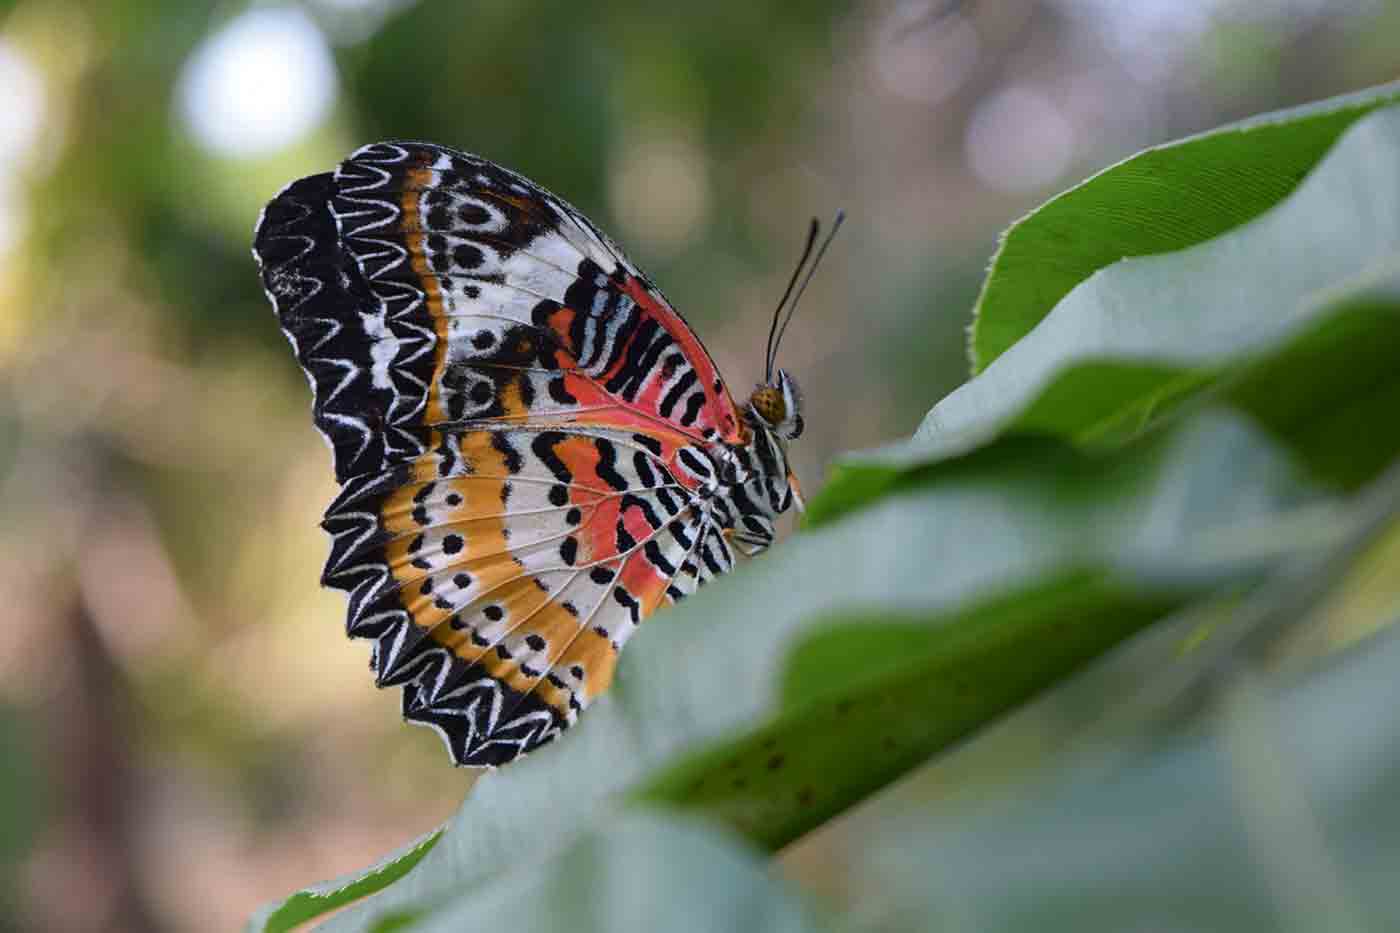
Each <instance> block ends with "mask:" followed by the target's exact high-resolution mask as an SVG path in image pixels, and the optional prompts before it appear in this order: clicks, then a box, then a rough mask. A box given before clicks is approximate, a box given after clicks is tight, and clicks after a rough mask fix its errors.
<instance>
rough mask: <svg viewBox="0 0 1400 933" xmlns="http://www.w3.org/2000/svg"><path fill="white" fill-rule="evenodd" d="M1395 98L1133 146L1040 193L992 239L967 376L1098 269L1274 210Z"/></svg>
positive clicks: (1388, 92)
mask: <svg viewBox="0 0 1400 933" xmlns="http://www.w3.org/2000/svg"><path fill="white" fill-rule="evenodd" d="M1397 100H1400V84H1397V85H1388V86H1386V87H1380V88H1374V89H1371V90H1368V91H1364V92H1361V93H1358V94H1350V95H1347V96H1345V97H1338V98H1334V99H1332V100H1326V101H1321V102H1319V103H1316V104H1310V105H1308V106H1305V107H1299V108H1295V109H1292V110H1283V111H1280V112H1278V113H1270V114H1264V115H1262V116H1258V117H1254V118H1252V119H1249V120H1246V121H1244V122H1242V123H1236V124H1233V125H1231V126H1225V127H1221V128H1220V129H1216V130H1212V131H1210V132H1208V133H1203V134H1201V135H1199V136H1192V137H1190V138H1188V139H1182V140H1177V141H1174V142H1170V143H1167V144H1165V145H1162V146H1157V147H1154V148H1152V149H1148V150H1146V151H1145V152H1140V153H1138V154H1137V155H1135V156H1132V157H1131V158H1128V159H1125V160H1124V161H1122V162H1120V163H1118V164H1117V165H1114V166H1112V167H1110V168H1107V169H1105V170H1103V171H1102V172H1100V173H1098V174H1097V175H1095V176H1093V177H1092V178H1090V179H1088V180H1087V181H1085V182H1083V183H1082V184H1079V185H1076V186H1075V187H1073V188H1071V189H1070V190H1068V191H1066V192H1064V193H1063V194H1061V195H1059V196H1057V197H1055V198H1053V199H1051V200H1050V201H1049V202H1047V203H1046V204H1044V205H1042V206H1041V207H1039V208H1037V209H1036V210H1035V211H1033V212H1032V213H1031V214H1030V215H1028V216H1027V217H1025V218H1023V219H1021V220H1019V221H1017V222H1016V223H1015V224H1013V225H1012V226H1011V228H1010V229H1008V230H1007V231H1006V233H1005V234H1003V236H1002V239H1001V243H1000V245H999V246H998V248H997V253H996V256H995V257H994V258H993V260H992V266H991V271H990V273H989V274H988V276H987V280H986V282H985V283H984V285H983V287H982V294H981V296H980V297H979V298H978V301H977V308H976V311H975V317H974V320H973V328H972V334H971V341H970V347H969V349H970V351H971V356H972V366H973V371H974V372H980V371H981V370H983V369H984V368H986V367H987V366H989V365H990V364H991V363H992V361H993V360H995V359H996V358H997V357H999V356H1000V355H1001V354H1002V353H1004V352H1006V350H1007V349H1008V348H1010V347H1011V345H1012V344H1014V343H1015V342H1016V341H1018V340H1020V339H1021V338H1022V337H1024V336H1025V335H1026V334H1028V333H1030V331H1031V329H1032V328H1034V327H1035V325H1036V324H1038V323H1039V322H1040V321H1041V319H1042V318H1044V317H1045V316H1046V315H1047V314H1049V313H1050V309H1051V308H1053V307H1054V306H1055V305H1056V304H1057V303H1058V302H1059V301H1060V299H1061V298H1063V297H1064V296H1065V295H1067V294H1069V292H1070V290H1071V289H1072V288H1074V287H1075V286H1076V285H1078V284H1079V283H1080V282H1082V281H1084V280H1085V279H1087V278H1088V277H1089V276H1090V275H1092V274H1093V273H1094V272H1096V271H1097V270H1099V269H1102V268H1104V267H1105V266H1108V265H1111V264H1113V263H1115V262H1117V261H1118V260H1120V259H1122V258H1123V257H1125V256H1145V255H1151V254H1154V253H1166V252H1171V251H1173V250H1179V249H1183V248H1185V247H1188V246H1192V245H1194V244H1196V243H1200V242H1203V241H1205V240H1208V239H1211V238H1212V237H1215V236H1218V235H1219V234H1221V233H1224V232H1225V231H1227V230H1230V229H1233V228H1235V227H1238V226H1240V225H1241V224H1244V223H1246V222H1247V221H1249V220H1251V219H1253V218H1254V217H1257V216H1258V215H1259V214H1261V213H1263V212H1264V211H1266V210H1268V209H1269V208H1271V207H1273V206H1274V205H1275V204H1277V203H1278V202H1279V201H1280V200H1282V199H1283V198H1284V197H1286V196H1287V195H1288V194H1289V193H1290V192H1291V191H1292V190H1293V188H1294V187H1295V186H1296V185H1297V184H1298V183H1299V181H1301V180H1302V179H1303V178H1304V177H1305V176H1306V175H1307V174H1308V172H1310V171H1312V169H1313V168H1314V166H1316V165H1317V163H1318V161H1319V160H1320V159H1322V157H1323V156H1324V155H1325V154H1326V152H1327V150H1328V149H1329V148H1330V147H1331V146H1332V144H1333V143H1334V142H1336V140H1337V137H1338V136H1339V135H1340V134H1341V133H1343V132H1344V131H1345V130H1346V129H1347V128H1348V127H1349V126H1350V125H1351V124H1352V123H1353V122H1354V121H1356V120H1357V119H1359V118H1361V117H1363V116H1365V115H1366V114H1367V113H1369V112H1371V111H1372V110H1373V109H1375V108H1376V107H1380V106H1384V105H1386V104H1389V103H1393V102H1395V101H1397Z"/></svg>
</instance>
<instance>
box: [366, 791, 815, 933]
mask: <svg viewBox="0 0 1400 933" xmlns="http://www.w3.org/2000/svg"><path fill="white" fill-rule="evenodd" d="M602 816H603V818H602V819H600V820H599V825H598V827H597V828H596V829H592V830H590V831H588V832H585V833H583V834H582V835H580V836H578V837H576V838H575V839H573V840H571V841H569V842H568V843H567V844H566V845H565V846H564V848H563V849H562V850H561V851H559V852H558V853H556V854H555V855H553V856H552V857H550V858H547V859H544V860H543V861H541V860H539V859H537V858H529V857H526V858H522V859H520V860H519V864H517V865H516V866H513V867H512V868H511V869H509V870H507V871H506V873H505V874H504V876H503V877H502V878H500V879H499V880H498V881H496V882H495V883H493V884H491V885H488V886H484V887H481V888H474V889H468V890H465V891H461V890H459V891H456V892H454V894H453V896H452V897H451V898H450V899H448V900H446V901H445V902H443V903H441V904H440V905H438V906H436V907H435V908H434V909H432V910H431V911H425V912H424V913H423V914H422V915H420V917H419V918H418V919H417V922H415V923H413V924H412V925H410V926H407V927H398V928H397V929H412V930H414V931H415V933H448V931H458V930H511V931H517V933H533V931H539V933H554V931H558V930H569V931H571V933H633V931H636V933H652V931H655V930H666V931H674V933H689V931H694V933H700V931H710V930H724V931H734V933H745V931H753V933H768V931H776V933H813V931H816V930H819V929H823V928H824V927H823V926H820V925H819V924H818V923H817V921H816V920H815V919H814V917H813V913H812V911H811V910H810V909H808V908H807V907H805V906H804V905H803V904H802V903H801V902H800V901H799V900H798V899H797V898H795V897H794V896H793V895H792V894H791V893H790V892H788V891H787V890H785V887H784V885H783V884H782V882H780V881H779V880H778V879H776V878H775V877H774V876H773V875H772V874H771V873H770V872H769V871H768V869H767V865H766V864H765V863H764V861H763V860H762V859H761V858H760V857H759V854H758V853H757V852H755V851H753V850H752V849H751V848H750V847H748V846H745V845H741V844H739V843H738V842H737V841H736V840H735V839H733V838H731V837H728V836H727V835H726V834H724V833H721V832H718V831H717V830H715V829H713V828H710V827H707V826H704V825H703V824H700V823H697V822H695V821H693V820H686V819H677V818H675V817H673V816H666V815H663V814H660V813H655V812H646V811H640V812H631V813H625V812H609V813H607V814H604V815H602ZM377 929H379V930H382V929H384V927H383V926H382V925H380V926H379V927H378V928H377Z"/></svg>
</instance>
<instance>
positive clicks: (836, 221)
mask: <svg viewBox="0 0 1400 933" xmlns="http://www.w3.org/2000/svg"><path fill="white" fill-rule="evenodd" d="M845 219H846V212H845V211H843V210H837V212H836V216H835V217H833V218H832V219H831V229H830V230H828V231H827V232H826V239H824V240H822V245H821V249H819V250H817V255H816V257H815V258H814V259H813V260H812V264H811V265H810V266H808V267H807V274H806V275H805V276H804V277H803V279H802V284H801V285H800V286H798V289H797V294H796V295H794V296H793V299H792V304H790V305H789V306H788V312H787V317H785V318H783V326H782V327H779V328H778V336H777V338H776V339H774V341H773V359H774V360H776V359H777V356H778V347H779V345H781V344H782V342H783V334H784V333H785V332H786V331H787V326H788V322H789V321H791V320H792V313H793V312H794V311H796V310H797V303H798V302H799V301H801V300H802V293H803V292H805V291H806V290H807V285H808V284H809V283H810V282H811V281H812V276H813V275H815V274H816V272H817V266H820V265H821V264H822V257H823V256H825V255H826V248H827V247H828V246H830V245H831V241H832V240H833V239H835V238H836V231H837V230H840V229H841V222H842V221H843V220H845ZM816 229H817V222H816V221H815V220H814V221H812V232H813V233H814V234H815V233H816ZM810 242H811V241H810V240H809V241H808V243H809V245H810ZM803 258H804V259H805V258H806V255H805V254H804V255H803ZM768 368H769V372H770V378H771V371H772V368H773V364H772V362H770V363H769V364H768Z"/></svg>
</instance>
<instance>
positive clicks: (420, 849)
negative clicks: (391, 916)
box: [247, 829, 442, 933]
mask: <svg viewBox="0 0 1400 933" xmlns="http://www.w3.org/2000/svg"><path fill="white" fill-rule="evenodd" d="M441 837H442V830H441V829H436V830H433V831H432V832H430V833H428V834H427V835H425V836H420V837H419V838H417V839H415V840H413V841H412V842H410V843H409V844H408V845H406V846H404V847H403V848H401V849H398V850H396V851H394V852H392V853H390V854H389V855H388V856H386V857H385V858H383V859H381V860H380V861H378V862H376V863H375V864H373V865H371V866H370V867H369V868H367V869H364V870H363V871H358V872H354V873H352V874H349V875H345V876H343V877H341V878H337V879H335V880H334V881H327V882H324V883H322V884H317V885H312V886H311V887H308V888H303V889H302V890H300V891H298V892H296V893H295V894H293V895H292V896H291V897H288V898H287V899H286V900H283V901H279V902H277V903H274V904H268V905H266V906H264V907H263V908H262V909H260V910H259V911H258V912H257V913H256V914H254V915H253V917H252V919H250V920H249V921H248V927H247V928H248V930H249V931H259V933H286V931H288V930H293V929H296V927H297V926H299V925H300V924H303V923H306V922H307V921H308V920H314V919H316V918H317V917H320V916H324V915H325V914H328V913H330V912H331V911H334V910H339V909H340V908H342V907H344V906H345V905H346V904H352V903H354V902H355V901H357V900H359V899H360V898H362V897H367V896H369V895H371V894H373V893H374V892H376V891H379V890H382V889H383V888H385V887H386V886H388V885H391V884H393V883H394V882H395V881H398V880H399V879H400V878H402V877H403V876H404V875H406V874H408V872H409V870H410V869H412V868H413V866H414V865H417V864H418V863H419V861H421V860H422V858H423V856H425V855H427V854H428V852H429V851H430V850H431V849H432V848H433V846H434V845H436V844H437V841H438V839H440V838H441Z"/></svg>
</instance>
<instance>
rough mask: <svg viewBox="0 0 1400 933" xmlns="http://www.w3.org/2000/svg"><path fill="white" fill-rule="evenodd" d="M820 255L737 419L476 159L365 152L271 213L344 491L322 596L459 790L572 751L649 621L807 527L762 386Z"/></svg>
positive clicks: (570, 214)
mask: <svg viewBox="0 0 1400 933" xmlns="http://www.w3.org/2000/svg"><path fill="white" fill-rule="evenodd" d="M839 224H840V215H839V214H838V215H837V221H836V226H839ZM817 230H818V225H817V223H816V222H815V221H813V224H812V226H811V229H810V230H809V234H808V237H807V247H806V249H805V250H804V252H803V258H802V262H801V263H799V265H798V269H797V272H794V274H793V278H792V281H791V282H789V284H788V289H787V292H785V293H784V296H783V300H782V301H781V302H780V303H779V306H778V311H777V312H776V313H775V314H774V318H773V327H771V328H770V330H769V341H768V344H769V345H768V355H767V372H766V374H765V382H764V384H762V385H760V386H759V387H758V388H757V389H755V391H754V392H753V393H752V395H751V396H750V398H749V400H748V402H747V404H745V405H743V406H740V405H738V404H736V403H735V401H734V400H733V398H732V397H731V396H730V394H729V391H728V389H727V388H726V386H725V383H724V380H723V379H722V378H721V376H720V374H719V371H718V370H717V369H716V366H715V363H714V360H713V359H711V357H710V355H709V353H708V352H706V350H705V348H704V346H703V345H702V344H701V342H700V339H699V337H698V336H696V334H695V333H694V331H692V330H691V329H690V327H689V326H687V324H686V322H685V321H684V319H683V318H682V317H681V316H680V314H679V313H678V312H677V311H676V310H675V309H674V308H672V306H671V304H670V303H669V302H668V301H667V300H666V298H665V297H664V296H663V295H662V294H661V292H660V291H659V290H658V289H657V288H656V286H655V285H653V284H652V282H651V281H650V280H649V279H648V278H647V277H646V276H645V275H644V274H642V273H641V272H640V271H639V270H638V269H637V267H636V266H635V265H633V264H632V263H631V262H630V261H629V260H628V259H627V258H626V257H625V256H624V255H623V253H622V251H621V250H620V249H619V248H618V247H617V246H616V245H615V244H614V243H613V242H612V240H610V239H609V238H608V237H607V236H606V235H604V234H603V233H602V232H601V231H600V230H599V229H598V228H597V227H596V226H594V225H593V223H592V222H590V221H589V220H588V218H586V217H584V216H583V214H582V213H580V212H579V211H578V210H577V209H575V208H574V207H572V206H571V205H569V204H568V203H567V202H565V201H564V200H562V199H560V198H558V197H556V196H554V195H552V194H550V193H549V192H547V191H545V190H544V189H543V188H541V187H540V186H538V185H536V184H534V183H533V182H531V181H529V180H527V179H526V178H524V177H522V176H520V175H518V174H516V173H514V172H512V171H510V170H508V169H506V168H503V167H501V166H500V165H497V164H495V163H493V162H491V161H489V160H487V159H484V158H481V157H478V156H474V155H468V154H466V153H462V152H457V151H454V150H452V149H448V148H445V147H442V146H438V145H434V144H431V143H422V142H398V141H395V142H381V143H375V144H372V145H368V146H365V147H363V148H361V149H359V150H357V151H356V152H354V153H353V154H352V155H351V156H350V157H349V158H348V159H346V160H345V161H344V162H342V163H341V164H340V165H339V167H337V168H336V169H335V171H334V172H329V173H324V174H318V175H311V176H308V177H306V178H302V179H300V180H298V181H295V182H292V183H291V184H290V185H288V186H287V187H286V188H284V189H283V190H282V191H281V192H280V193H278V194H277V196H276V197H275V198H273V200H272V201H271V202H270V203H269V204H268V205H267V207H266V208H265V209H264V210H263V213H262V215H261V217H260V218H259V220H258V224H257V227H256V230H255V232H254V246H253V254H254V257H255V258H256V260H257V262H258V265H259V269H260V272H261V277H262V282H263V286H264V289H265V290H266V292H267V295H268V297H269V299H270V300H271V302H272V304H273V307H274V309H275V310H276V313H277V316H278V319H279V323H280V324H281V327H282V330H283V332H284V333H285V334H286V336H287V338H288V339H289V340H290V342H291V344H292V347H293V349H294V350H295V352H296V357H297V360H298V361H299V362H300V364H301V366H302V368H303V369H304V370H305V371H306V374H307V377H308V379H309V381H310V383H311V389H312V393H313V396H314V400H313V407H312V413H313V417H314V421H315V424H316V427H317V428H318V429H319V430H320V431H321V433H322V434H323V435H324V436H325V437H326V439H327V441H328V442H329V444H330V446H331V449H332V453H333V459H334V464H335V474H336V479H337V480H338V482H339V485H340V492H339V494H338V495H337V496H336V497H335V499H334V501H332V502H331V504H330V506H329V507H328V508H327V510H326V513H325V518H324V521H323V522H322V527H323V528H324V529H325V530H326V531H327V532H328V533H329V534H330V538H331V552H330V556H329V557H328V558H327V561H326V565H325V570H324V573H323V575H322V583H323V585H326V586H329V587H334V588H337V589H341V590H344V591H346V592H347V593H348V594H349V596H348V608H347V623H346V624H347V629H348V632H349V634H350V635H351V636H352V637H355V638H364V639H369V640H371V641H372V642H373V646H372V657H371V666H372V668H373V670H374V672H375V676H376V680H377V683H378V685H379V686H381V687H388V686H395V685H397V686H400V687H402V689H403V715H404V717H405V718H406V719H408V720H409V721H411V722H414V723H419V724H424V725H428V726H431V727H433V728H435V729H437V730H438V732H439V733H440V734H441V736H442V737H443V739H444V740H445V742H446V744H447V747H448V749H449V752H450V753H451V755H452V758H453V760H454V761H455V762H456V763H457V764H459V765H471V766H485V767H494V766H499V765H503V764H506V763H507V762H510V761H512V760H514V759H515V758H517V757H519V756H521V755H524V754H526V753H527V752H529V751H531V750H533V749H535V748H537V747H539V746H541V745H544V744H545V743H547V742H550V741H552V740H553V739H555V738H556V737H558V736H559V734H560V733H561V732H562V731H563V730H565V729H567V728H568V727H569V726H570V725H572V724H573V723H574V722H575V721H576V720H577V718H578V715H579V713H580V712H582V710H583V709H584V708H586V707H587V706H588V705H589V703H590V702H592V701H593V700H595V699H596V698H597V697H598V696H599V695H600V694H601V693H603V692H604V691H605V690H606V689H607V688H608V685H609V682H610V681H611V679H612V676H613V671H614V668H615V666H616V664H617V657H618V653H619V652H620V651H621V650H622V647H623V646H624V645H625V644H626V643H627V640H628V639H629V638H630V637H631V636H632V634H633V632H635V631H636V629H637V626H638V625H639V624H640V623H641V622H642V620H644V619H645V618H647V617H648V616H649V615H651V614H652V613H653V612H655V611H656V610H657V609H660V608H662V607H663V606H666V605H669V604H672V603H675V602H678V601H680V600H681V599H683V598H685V597H686V596H688V595H689V594H691V593H693V592H695V591H696V589H698V588H699V587H701V586H703V585H704V584H705V583H706V582H707V581H709V580H712V579H713V578H715V577H716V576H718V575H720V574H722V573H725V572H726V571H728V570H730V569H731V568H732V567H733V565H734V560H735V558H734V553H733V549H736V548H737V549H738V550H740V551H742V552H743V553H745V554H757V553H758V552H760V551H762V550H764V549H766V548H767V547H768V546H769V545H770V544H771V543H772V542H773V539H774V519H775V518H776V517H777V516H778V515H780V514H782V513H783V512H785V511H787V510H788V509H789V508H790V507H792V506H793V505H794V504H795V503H796V504H797V505H798V507H799V508H800V507H801V492H800V489H799V487H798V484H797V479H796V477H795V476H794V474H793V472H792V470H791V467H790V466H789V464H788V455H787V442H788V441H792V440H795V439H796V438H797V437H798V436H799V435H801V433H802V428H803V420H802V398H801V394H800V392H799V389H798V386H797V383H796V381H795V380H794V379H793V378H792V377H791V376H790V375H789V374H788V373H787V372H785V371H784V370H782V369H777V370H776V371H775V370H774V366H773V363H774V357H775V355H776V347H777V345H778V344H779V343H780V342H781V338H782V333H783V331H784V330H785V329H786V326H787V323H788V321H789V320H791V313H792V310H793V309H794V308H795V306H796V300H795V299H794V301H793V302H792V303H791V304H790V305H788V316H787V318H785V319H784V320H783V326H782V328H778V326H777V325H778V318H779V316H780V315H781V313H782V310H783V306H784V304H787V301H788V297H789V296H790V295H791V294H792V291H793V284H794V283H795V282H796V281H797V278H798V273H800V272H801V271H802V269H803V267H804V266H805V265H806V263H807V258H808V257H809V256H810V255H811V253H812V245H813V243H814V241H815V238H816V235H817ZM834 232H835V227H833V229H832V230H831V232H830V233H829V234H828V237H827V239H826V240H825V241H824V242H823V245H822V249H821V251H819V252H818V253H817V259H818V260H819V259H820V257H821V254H822V252H824V251H825V248H826V246H827V245H828V244H829V243H830V235H831V233H834ZM814 269H815V263H813V265H812V266H811V267H809V268H808V270H807V271H808V275H807V278H806V279H804V280H803V288H805V286H806V284H807V282H808V281H810V278H811V273H812V271H814ZM801 292H802V289H798V292H797V296H798V297H800V295H801Z"/></svg>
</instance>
